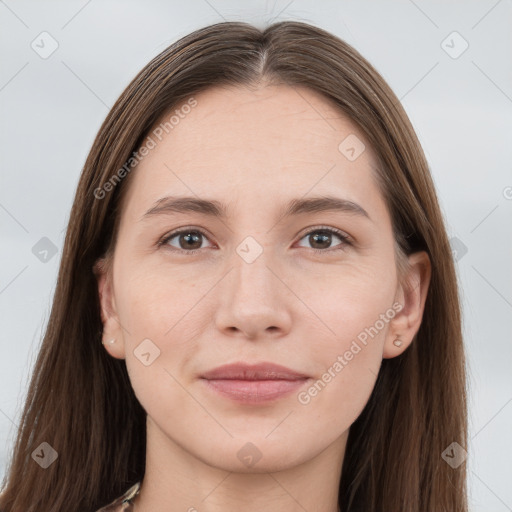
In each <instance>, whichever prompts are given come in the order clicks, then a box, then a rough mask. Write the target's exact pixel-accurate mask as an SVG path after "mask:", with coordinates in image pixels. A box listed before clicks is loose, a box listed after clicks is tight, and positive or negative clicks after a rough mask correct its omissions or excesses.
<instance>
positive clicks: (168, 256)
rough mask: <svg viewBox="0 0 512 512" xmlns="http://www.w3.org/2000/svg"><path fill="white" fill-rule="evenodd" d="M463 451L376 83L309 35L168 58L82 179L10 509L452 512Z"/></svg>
mask: <svg viewBox="0 0 512 512" xmlns="http://www.w3.org/2000/svg"><path fill="white" fill-rule="evenodd" d="M466 439H467V412H466V383H465V363H464V351H463V340H462V335H461V313H460V305H459V298H458V290H457V281H456V274H455V270H454V264H453V259H452V254H451V250H450V246H449V243H448V239H447V235H446V230H445V227H444V221H443V218H442V215H441V212H440V208H439V205H438V200H437V197H436V192H435V189H434V185H433V182H432V179H431V176H430V172H429V169H428V164H427V162H426V160H425V157H424V154H423V152H422V149H421V147H420V144H419V142H418V139H417V137H416V135H415V133H414V130H413V128H412V126H411V124H410V122H409V120H408V118H407V115H406V113H405V112H404V110H403V108H402V106H401V105H400V103H399V101H398V99H397V98H396V96H395V95H394V94H393V92H392V91H391V90H390V88H389V86H388V85H387V84H386V83H385V82H384V80H383V79H382V77H381V76H380V75H379V74H378V73H377V71H376V70H375V69H374V68H373V67H372V66H371V65H370V64H369V63H368V62H367V61H366V60H365V59H364V58H363V57H362V56H361V55H359V54H358V53H357V52H356V51H355V50H354V49H353V48H352V47H350V46H349V45H348V44H346V43H345V42H343V41H341V40H340V39H338V38H336V37H334V36H333V35H331V34H329V33H327V32H325V31H324V30H322V29H320V28H317V27H313V26H311V25H308V24H305V23H299V22H281V23H276V24H274V25H271V26H270V27H268V28H266V29H265V30H262V31H261V30H259V29H257V28H255V27H253V26H251V25H248V24H245V23H239V22H226V23H220V24H216V25H212V26H209V27H205V28H203V29H201V30H198V31H196V32H194V33H192V34H190V35H188V36H186V37H184V38H182V39H181V40H179V41H177V42H176V43H174V44H172V45H171V46H170V47H169V48H167V49H166V50H165V51H163V52H162V53H161V54H160V55H158V56H157V57H156V58H154V59H153V60H152V61H151V62H150V63H149V64H148V65H147V66H146V67H145V68H144V69H143V70H142V71H141V72H140V73H139V75H138V76H137V77H136V78H135V79H134V80H133V81H132V83H131V84H130V85H129V86H128V87H127V88H126V90H125V91H124V92H123V93H122V95H121V97H120V98H119V100H118V101H117V102H116V104H115V105H114V107H113V108H112V110H111V112H110V113H109V114H108V116H107V118H106V120H105V122H104V123H103V125H102V127H101V129H100V131H99V133H98V135H97V137H96V140H95V142H94V144H93V147H92V149H91V152H90V154H89V156H88V158H87V161H86V163H85V166H84V169H83V172H82V175H81V178H80V182H79V185H78V190H77V194H76V197H75V201H74V204H73V208H72V211H71V218H70V221H69V227H68V232H67V235H66V240H65V246H64V250H63V256H62V261H61V267H60V272H59V278H58V283H57V288H56V292H55V297H54V303H53V308H52V312H51V316H50V320H49V323H48V327H47V331H46V335H45V337H44V340H43V344H42V347H41V351H40V354H39V358H38V360H37V362H36V365H35V370H34V375H33V378H32V382H31V385H30V389H29V393H28V397H27V402H26V405H25V409H24V413H23V421H22V423H21V426H20V430H19V433H18V437H17V441H16V445H15V447H14V450H13V454H12V460H11V465H10V467H9V468H8V472H7V474H6V479H5V483H4V491H3V494H2V496H1V498H0V509H1V510H2V511H3V512H21V511H23V512H28V511H35V510H37V511H38V512H43V511H48V512H49V511H55V512H57V511H64V510H65V511H70V510H73V511H84V512H90V511H95V510H99V509H100V508H102V507H103V509H102V510H104V511H107V510H108V511H114V510H115V511H118V510H135V511H137V512H145V511H160V510H162V511H163V510H165V511H174V510H189V511H193V510H208V511H217V510H224V511H226V510H242V509H243V510H246V511H252V510H267V511H281V510H286V511H291V510H309V511H313V510H314V511H322V512H328V511H336V510H341V511H343V512H349V511H352V512H354V511H365V512H369V511H375V512H376V511H382V510H386V511H388V510H389V511H391V510H393V511H408V512H411V511H418V512H419V511H421V512H426V511H431V512H434V511H435V512H439V511H450V512H459V511H461V512H462V511H467V498H466V474H465V464H464V463H463V461H462V462H461V461H459V463H457V464H455V463H453V462H452V461H450V460H449V457H452V458H453V457H455V455H456V454H457V453H456V452H457V447H458V448H460V449H462V448H461V447H464V446H466ZM454 447H455V451H454ZM446 450H448V453H449V455H448V456H447V455H446V453H447V451H446ZM450 462H451V463H450Z"/></svg>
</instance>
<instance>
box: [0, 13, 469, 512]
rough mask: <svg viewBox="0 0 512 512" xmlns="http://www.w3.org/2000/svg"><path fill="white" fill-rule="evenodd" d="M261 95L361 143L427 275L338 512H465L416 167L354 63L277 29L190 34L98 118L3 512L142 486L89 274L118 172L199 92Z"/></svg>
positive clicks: (445, 339) (462, 421)
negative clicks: (312, 98) (265, 85)
mask: <svg viewBox="0 0 512 512" xmlns="http://www.w3.org/2000/svg"><path fill="white" fill-rule="evenodd" d="M262 80H265V81H266V82H269V83H275V84H277V83H280V84H287V85H289V86H291V87H294V86H299V85H300V86H306V87H309V88H310V89H312V90H315V91H317V92H319V93H321V94H323V95H324V97H326V98H329V99H331V100H332V101H334V102H335V104H337V105H338V107H339V109H340V112H341V113H343V114H345V115H346V116H348V118H349V119H351V120H352V121H353V122H354V123H355V124H356V125H357V126H358V127H359V128H360V129H361V130H362V133H364V135H365V136H366V137H367V140H368V141H369V142H370V144H371V146H372V148H373V149H374V151H375V153H376V155H377V156H378V159H379V161H380V165H379V167H378V173H379V174H378V181H379V185H380V187H381V190H382V193H383V195H384V197H385V199H386V202H387V205H388V208H389V211H390V213H391V217H392V222H393V230H394V234H395V237H396V241H397V246H398V248H399V249H398V250H399V252H400V253H402V255H403V254H411V253H413V252H415V251H419V250H425V251H426V252H427V253H428V255H429V257H430V260H431V263H432V274H431V281H430V286H429V291H428V295H427V299H426V304H425V310H424V315H423V321H422V324H421V327H420V328H419V331H418V332H417V334H416V337H415V339H414V340H413V343H412V344H411V345H410V346H409V347H408V349H407V350H406V351H405V352H403V353H402V354H401V355H400V356H398V357H395V358H391V359H384V360H383V362H382V366H381V369H380V373H379V375H378V379H377V382H376V385H375V388H374V390H373V393H372V395H371V397H370V399H369V401H368V403H367V404H366V407H365V408H364V410H363V412H362V413H361V414H360V416H359V417H358V419H357V420H356V421H355V422H354V424H353V425H352V426H351V428H350V433H349V437H348V442H347V447H346V453H345V458H344V462H343V468H342V478H341V484H340V489H339V503H340V506H341V509H342V510H343V512H349V511H350V512H359V511H364V512H372V511H373V512H377V511H379V512H382V511H384V510H385V511H394V512H399V511H404V512H405V511H407V512H420V511H421V512H443V511H445V512H448V511H449V512H466V511H467V496H466V491H467V490H466V468H465V464H464V463H463V464H461V465H459V466H458V467H455V468H452V467H451V465H449V464H448V463H447V462H445V460H443V457H442V454H443V451H444V450H445V449H446V448H447V447H449V445H451V443H453V442H457V443H459V444H460V445H461V446H462V447H466V440H467V410H466V375H465V356H464V347H463V339H462V329H461V311H460V303H459V292H458V284H457V277H456V273H455V269H454V262H453V257H452V252H451V250H450V245H449V241H448V238H447V235H446V231H445V226H444V221H443V217H442V214H441V211H440V208H439V204H438V200H437V196H436V192H435V188H434V184H433V182H432V178H431V175H430V171H429V168H428V164H427V161H426V159H425V156H424V154H423V151H422V149H421V147H420V144H419V141H418V139H417V136H416V135H415V133H414V130H413V127H412V126H411V123H410V121H409V119H408V117H407V115H406V113H405V111H404V110H403V108H402V106H401V104H400V102H399V100H398V99H397V97H396V96H395V95H394V93H393V92H392V91H391V89H390V88H389V86H388V85H387V84H386V82H385V81H384V79H383V78H382V77H381V75H380V74H379V73H378V72H377V71H376V70H375V69H374V68H373V67H372V66H371V65H370V64H369V63H368V62H367V61H366V60H365V59H364V58H363V57H362V56H361V55H360V54H359V53H358V52H357V51H356V50H355V49H354V48H352V47H351V46H350V45H348V44H347V43H345V42H343V41H342V40H340V39H338V38H337V37H335V36H333V35H332V34H329V33H328V32H326V31H324V30H322V29H320V28H317V27H314V26H311V25H308V24H305V23H300V22H293V21H285V22H280V23H275V24H273V25H270V26H269V27H267V28H266V29H264V30H260V29H258V28H255V27H254V26H251V25H249V24H247V23H242V22H226V23H218V24H215V25H211V26H208V27H205V28H202V29H200V30H197V31H195V32H193V33H191V34H189V35H187V36H186V37H184V38H182V39H180V40H179V41H177V42H175V43H174V44H172V45H170V46H169V47H168V48H167V49H165V50H164V51H163V52H162V53H160V54H159V55H157V56H156V57H155V58H154V59H153V60H152V61H151V62H149V64H147V65H146V66H145V67H144V68H143V69H142V71H141V72H140V73H139V74H138V75H137V76H136V77H135V78H134V79H133V81H132V82H131V83H130V84H129V85H128V87H127V88H126V89H125V90H124V92H123V93H122V94H121V96H120V98H119V99H118V100H117V101H116V103H115V105H114V106H113V107H112V109H111V111H110V112H109V114H108V115H107V118H106V119H105V121H104V123H103V124H102V126H101V128H100V130H99V133H98V134H97V136H96V139H95V141H94V143H93V146H92V149H91V151H90V153H89V155H88V157H87V160H86V162H85V165H84V168H83V170H82V173H81V176H80V181H79V184H78V188H77V192H76V196H75V199H74V203H73V207H72V210H71V214H70V219H69V225H68V230H67V233H66V238H65V243H64V247H63V253H62V259H61V262H60V269H59V274H58V281H57V286H56V290H55V295H54V299H53V305H52V310H51V315H50V318H49V321H48V325H47V329H46V332H45V335H44V339H43V341H42V345H41V348H40V352H39V355H38V358H37V361H36V364H35V368H34V372H33V375H32V378H31V383H30V386H29V390H28V396H27V398H26V403H25V406H24V410H23V413H22V417H21V422H20V425H19V430H18V433H17V438H16V442H15V445H14V447H13V452H12V455H11V459H10V464H9V466H8V468H7V472H6V476H5V480H4V482H3V486H4V491H3V494H2V496H1V498H0V508H1V510H2V511H3V512H35V511H37V512H50V511H51V512H61V511H62V512H64V511H65V512H69V511H70V510H73V511H83V512H91V510H96V509H97V508H99V507H100V506H103V505H105V504H106V503H108V502H110V501H112V500H113V499H114V498H116V497H117V496H119V495H120V494H122V493H123V492H124V491H126V489H127V488H128V487H129V486H131V485H133V484H134V483H135V482H137V481H140V480H142V478H143V476H144V469H145V451H146V431H145V427H146V413H145V411H144V409H143V408H142V406H141V405H140V403H139V402H138V400H137V399H136V397H135V395H134V392H133V389H132V387H131V385H130V380H129V377H128V374H127V371H126V365H125V362H124V361H123V360H118V359H114V358H113V357H111V356H110V355H109V354H108V353H107V351H106V350H105V349H104V347H103V346H102V344H101V339H102V319H101V313H100V304H99V297H98V289H97V282H96V277H95V275H94V272H93V266H94V264H95V262H96V261H97V259H98V258H100V257H101V256H103V255H105V254H111V253H112V250H113V247H114V246H115V239H116V233H117V226H118V221H119V217H120V204H121V203H120V198H121V197H122V195H123V194H124V193H125V190H126V188H127V185H128V183H129V182H130V176H131V175H132V174H133V172H136V170H133V171H132V170H131V168H130V167H127V166H126V165H125V164H126V162H129V161H130V158H133V154H134V151H136V150H137V149H138V148H140V146H141V144H142V143H143V141H144V140H145V139H146V138H147V136H148V133H149V132H150V130H151V129H152V128H153V126H154V125H155V123H156V122H157V121H158V120H160V119H161V117H162V114H163V113H165V112H168V111H169V110H170V109H171V108H174V107H176V105H178V104H180V103H181V102H183V101H186V100H187V99H189V98H190V97H191V95H192V94H195V93H198V92H200V91H201V90H203V89H206V88H208V87H211V86H214V85H220V84H226V85H251V84H258V83H260V82H261V81H262ZM123 166H125V167H124V168H125V172H124V173H120V172H119V170H120V169H121V168H123ZM135 169H136V168H135ZM121 174H123V175H124V174H126V176H125V177H123V179H117V178H116V180H117V181H115V183H114V182H113V181H112V179H113V177H114V176H117V177H120V176H121ZM121 177H122V176H121ZM107 182H110V184H111V185H110V186H108V185H106V184H107ZM98 191H100V192H98ZM43 442H47V443H48V444H49V445H50V446H51V447H52V448H53V449H54V450H56V452H57V453H58V459H57V460H56V461H55V462H54V463H53V464H51V465H50V466H49V467H48V468H47V469H43V468H42V467H41V466H40V465H39V464H36V462H35V460H33V457H32V454H33V452H34V450H36V449H37V448H38V447H39V446H40V445H41V443H43Z"/></svg>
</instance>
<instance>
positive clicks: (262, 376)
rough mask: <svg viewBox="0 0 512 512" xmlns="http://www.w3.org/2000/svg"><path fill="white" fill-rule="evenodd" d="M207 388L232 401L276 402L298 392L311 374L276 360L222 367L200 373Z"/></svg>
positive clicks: (249, 402)
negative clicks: (274, 361)
mask: <svg viewBox="0 0 512 512" xmlns="http://www.w3.org/2000/svg"><path fill="white" fill-rule="evenodd" d="M200 379H201V380H202V381H203V382H204V383H205V385H206V386H207V388H208V389H209V390H211V391H213V392H215V393H217V394H220V395H221V396H223V397H225V398H228V399H230V400H233V401H236V402H239V403H246V404H258V403H264V402H271V401H275V400H277V399H279V398H283V397H284V396H286V395H288V394H290V393H292V392H293V391H297V390H298V389H299V388H300V387H302V386H304V384H305V383H306V382H307V381H309V380H310V377H309V376H308V375H305V374H303V373H300V372H297V371H295V370H292V369H290V368H287V367H285V366H281V365H277V364H273V363H260V364H255V365H248V364H245V363H235V364H228V365H223V366H219V367H218V368H215V369H213V370H210V371H208V372H206V373H204V374H202V375H201V376H200Z"/></svg>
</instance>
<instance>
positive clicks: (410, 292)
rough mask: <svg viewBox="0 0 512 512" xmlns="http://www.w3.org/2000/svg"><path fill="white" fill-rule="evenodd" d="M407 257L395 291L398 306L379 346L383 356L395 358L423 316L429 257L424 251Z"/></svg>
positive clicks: (418, 325)
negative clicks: (403, 276)
mask: <svg viewBox="0 0 512 512" xmlns="http://www.w3.org/2000/svg"><path fill="white" fill-rule="evenodd" d="M408 260H409V268H408V271H407V276H406V277H405V279H404V283H403V284H402V285H400V287H399V290H398V292H397V297H398V298H399V299H398V300H399V302H400V304H401V305H402V308H401V310H400V311H399V312H398V313H397V314H396V315H395V317H394V318H393V320H392V321H391V322H390V327H389V330H388V333H387V337H386V340H385V343H384V347H383V354H382V357H383V358H384V359H388V358H392V357H396V356H398V355H400V354H402V353H403V352H404V351H405V350H406V349H407V348H408V347H409V345H410V344H411V343H412V342H413V341H414V339H415V336H416V333H417V332H418V330H419V328H420V326H421V321H422V319H423V313H424V310H425V303H426V299H427V294H428V289H429V285H430V278H431V264H430V258H429V256H428V254H427V253H426V252H425V251H419V252H416V253H414V254H411V255H410V256H409V257H408Z"/></svg>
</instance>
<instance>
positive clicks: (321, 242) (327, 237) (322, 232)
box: [301, 227, 351, 252]
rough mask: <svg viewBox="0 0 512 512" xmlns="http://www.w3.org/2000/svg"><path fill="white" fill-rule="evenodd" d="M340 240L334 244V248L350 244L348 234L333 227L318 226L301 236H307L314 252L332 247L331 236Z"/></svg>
mask: <svg viewBox="0 0 512 512" xmlns="http://www.w3.org/2000/svg"><path fill="white" fill-rule="evenodd" d="M333 235H334V237H335V238H338V239H339V240H340V243H338V244H336V245H335V246H334V250H340V249H344V248H345V246H346V245H351V243H350V240H349V236H348V235H346V234H345V233H343V232H342V231H340V230H339V229H335V228H327V227H320V228H315V229H312V230H310V231H308V232H307V233H306V234H305V235H304V236H303V237H302V238H301V240H303V239H304V238H308V240H309V241H310V243H311V244H312V247H311V248H312V249H313V250H314V251H315V252H327V251H328V250H329V249H332V238H333Z"/></svg>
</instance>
